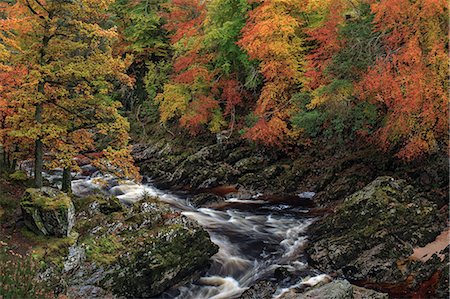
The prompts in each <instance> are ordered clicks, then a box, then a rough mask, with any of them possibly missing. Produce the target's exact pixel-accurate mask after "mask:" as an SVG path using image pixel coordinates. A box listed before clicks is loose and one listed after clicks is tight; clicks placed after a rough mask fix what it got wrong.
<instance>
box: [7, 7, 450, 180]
mask: <svg viewBox="0 0 450 299" xmlns="http://www.w3.org/2000/svg"><path fill="white" fill-rule="evenodd" d="M447 24H448V8H447V3H446V1H443V0H417V1H412V0H389V1H388V0H357V1H347V0H335V1H331V0H307V1H295V0H211V1H200V0H169V1H164V0H157V1H134V0H120V1H112V0H108V1H103V0H96V1H87V0H82V1H52V0H47V1H43V0H41V1H37V0H33V1H31V0H29V1H25V0H18V1H12V2H11V1H10V2H7V3H6V2H4V3H3V4H2V5H1V6H0V35H1V36H0V38H1V42H0V85H1V88H0V143H1V144H2V147H3V149H4V150H5V152H6V153H7V154H8V155H11V157H12V156H16V157H19V156H20V157H25V156H27V155H28V156H30V152H32V151H35V154H36V153H37V154H39V152H40V153H41V154H42V152H43V151H45V152H46V153H47V154H49V155H50V156H51V157H52V158H51V159H50V161H49V166H51V167H63V168H76V167H77V165H76V163H75V162H74V161H73V157H74V156H76V155H78V154H79V153H83V152H92V151H101V152H103V154H102V157H103V158H102V159H99V160H98V161H97V162H98V163H100V164H103V166H104V167H106V168H108V167H109V168H110V170H111V171H116V172H117V173H119V174H122V175H124V176H130V177H132V176H135V177H137V170H136V169H135V168H133V167H132V166H131V165H132V160H131V158H130V150H129V148H128V145H127V144H128V139H129V136H128V130H129V124H128V122H127V120H126V119H125V117H123V115H122V114H121V113H120V111H121V109H123V108H122V107H121V105H120V103H119V101H117V97H114V95H117V93H116V92H117V90H124V89H125V90H126V89H128V90H132V89H133V88H135V89H134V91H139V90H140V89H144V91H142V92H143V93H144V94H145V92H147V94H148V98H144V97H143V98H144V100H140V101H139V109H141V108H142V111H144V112H145V113H147V114H145V115H146V116H148V115H156V116H155V118H157V120H156V121H159V122H160V123H161V124H162V125H163V126H164V127H166V128H169V127H171V128H173V127H179V128H180V131H181V132H183V130H185V131H186V132H189V133H190V134H192V135H199V134H211V133H212V134H226V135H227V136H228V137H230V136H232V135H235V136H239V137H240V138H244V139H247V140H250V141H252V142H255V143H258V144H262V145H266V146H274V147H282V148H292V147H295V146H298V145H299V144H303V145H308V144H311V143H313V142H314V140H313V139H314V138H319V139H325V140H329V141H331V142H342V141H343V142H348V143H352V142H353V140H354V139H355V138H358V139H361V140H363V141H364V142H365V141H370V142H372V143H373V145H374V146H376V147H378V148H380V149H382V150H384V151H386V152H389V153H391V154H393V155H395V156H397V157H399V158H401V159H404V160H413V159H416V158H419V157H422V156H424V155H426V154H431V153H434V152H437V151H442V150H444V149H446V147H447V144H448V141H447V139H448V138H447V133H448V132H447V131H448V130H447V129H448V109H447V105H448V92H447V90H448V87H449V86H448V80H447V74H448V73H447V70H448V66H449V64H448V62H449V61H448V54H447V52H446V51H447V43H448V42H447V37H448V26H447ZM129 54H132V55H134V57H131V56H129ZM136 66H139V68H137V67H136ZM133 68H134V69H133ZM136 69H138V71H136ZM145 72H146V73H145ZM142 73H144V74H142ZM130 75H131V76H130ZM133 76H135V77H136V78H133ZM139 76H141V77H142V78H143V79H142V78H140V77H139ZM135 79H141V81H139V80H137V81H136V80H135ZM133 84H134V85H135V86H134V87H132V86H133ZM143 85H145V86H144V87H143ZM121 95H122V96H123V97H122V98H121V99H120V100H122V101H125V100H124V99H123V98H125V97H126V96H125V93H122V94H121ZM130 106H133V105H130ZM139 112H140V111H139ZM144 112H142V113H144ZM137 114H139V113H137ZM26 153H28V154H26ZM38 156H39V155H38ZM105 157H107V158H105ZM39 159H41V160H42V158H39ZM39 159H38V160H39ZM38 160H37V161H38ZM107 160H110V162H111V161H114V163H108V162H107ZM99 167H100V165H99Z"/></svg>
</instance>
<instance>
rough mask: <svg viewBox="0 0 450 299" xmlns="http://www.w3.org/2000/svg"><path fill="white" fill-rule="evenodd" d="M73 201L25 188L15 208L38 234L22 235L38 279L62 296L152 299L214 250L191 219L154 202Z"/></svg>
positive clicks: (187, 276) (203, 264) (196, 269)
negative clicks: (19, 208) (28, 242)
mask: <svg viewBox="0 0 450 299" xmlns="http://www.w3.org/2000/svg"><path fill="white" fill-rule="evenodd" d="M62 202H63V203H64V204H59V203H62ZM48 203H53V204H51V205H50V204H48ZM73 204H74V205H75V211H76V214H74V215H73V217H72V216H71V213H74V212H73ZM73 204H72V201H71V200H70V198H68V197H67V195H65V194H64V193H61V192H59V191H57V190H54V189H51V188H44V189H43V190H36V189H29V190H27V192H26V195H25V197H24V199H23V201H22V203H21V205H22V209H23V211H24V215H25V216H26V215H30V216H28V217H25V219H27V221H26V222H25V223H26V224H27V226H28V227H29V228H31V229H33V230H34V231H35V232H37V233H39V234H40V235H41V236H39V235H34V234H33V233H29V234H28V237H29V238H31V239H33V240H34V241H35V242H36V243H37V244H36V245H35V246H34V247H33V255H34V257H35V259H36V260H39V261H40V264H41V269H42V270H41V274H40V277H41V280H44V281H47V282H48V283H49V284H50V285H51V286H52V289H54V290H56V291H57V293H61V294H66V295H67V296H69V298H105V297H108V298H113V297H116V296H118V297H121V296H124V297H127V298H148V297H152V296H156V295H158V294H160V293H161V292H163V291H164V290H165V289H167V288H169V287H173V286H174V285H176V284H178V283H186V282H189V281H192V280H195V279H198V278H199V277H200V275H201V273H202V272H203V271H205V270H207V268H208V266H209V262H210V257H211V256H212V255H214V254H215V253H216V252H217V251H218V247H217V246H216V245H215V244H214V243H212V242H211V241H210V238H209V235H208V233H207V232H206V231H205V230H203V229H202V228H201V227H200V226H199V225H198V224H197V223H196V222H194V221H192V220H189V219H188V218H186V217H185V216H182V215H180V213H179V212H177V211H175V210H173V209H172V208H170V207H169V206H168V205H166V204H163V203H161V202H160V201H158V199H157V198H151V197H147V198H143V199H142V200H141V201H139V202H137V203H135V204H134V205H133V206H131V207H125V206H124V205H123V204H122V203H121V202H120V201H119V200H118V199H117V198H115V197H105V196H103V195H93V196H88V197H84V198H74V199H73ZM31 207H32V208H31ZM55 215H56V216H55ZM68 215H69V216H68ZM32 216H34V217H32ZM52 216H55V217H52ZM72 226H73V229H72ZM49 227H50V228H53V230H49V229H46V228H49ZM38 228H41V229H38ZM61 231H63V232H64V234H60V232H61ZM44 232H45V234H44ZM44 235H47V236H44ZM58 237H59V238H58ZM61 237H62V238H61Z"/></svg>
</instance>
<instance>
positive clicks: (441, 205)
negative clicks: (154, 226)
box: [134, 138, 449, 298]
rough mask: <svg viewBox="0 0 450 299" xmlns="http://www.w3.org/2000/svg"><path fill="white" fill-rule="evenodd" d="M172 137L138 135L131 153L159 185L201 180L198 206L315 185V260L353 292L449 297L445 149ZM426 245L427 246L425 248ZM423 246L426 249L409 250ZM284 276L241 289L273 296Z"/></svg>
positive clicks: (195, 185) (195, 186) (196, 184)
mask: <svg viewBox="0 0 450 299" xmlns="http://www.w3.org/2000/svg"><path fill="white" fill-rule="evenodd" d="M178 142H179V141H177V140H173V141H170V140H168V139H166V138H160V139H159V140H153V141H151V142H149V143H148V144H146V145H144V144H141V145H137V146H135V147H134V156H135V159H136V161H137V162H138V165H139V166H140V167H141V170H142V172H143V173H144V174H145V175H148V176H150V177H152V178H153V179H154V180H155V182H156V183H157V184H159V185H160V186H163V187H166V188H167V187H169V188H177V189H187V190H197V193H198V194H197V195H194V196H193V197H192V199H191V201H192V203H193V204H194V205H196V206H209V205H216V204H217V203H218V202H220V201H223V200H224V198H229V197H235V198H236V197H237V198H241V199H250V198H251V197H252V196H254V195H255V194H258V193H259V194H265V195H269V196H268V197H267V198H270V194H272V195H274V194H276V195H278V196H292V195H294V196H298V194H305V193H304V192H306V191H308V192H311V191H312V192H313V193H311V194H315V195H314V197H313V202H314V204H315V205H316V207H321V208H323V209H321V211H324V212H325V213H326V214H328V215H327V216H325V217H323V218H322V219H321V220H320V221H319V222H317V223H316V224H313V225H312V226H311V229H310V232H309V233H310V242H309V245H308V246H307V253H308V254H309V256H310V261H311V264H312V265H313V266H314V267H316V268H317V269H319V270H321V271H322V272H324V273H327V274H329V275H331V276H332V277H333V278H335V279H346V280H348V281H350V282H351V283H352V284H353V285H352V288H353V289H352V290H354V291H355V292H353V291H351V292H350V291H349V292H350V293H352V294H353V295H352V296H353V297H355V298H369V297H367V296H366V295H361V292H362V291H361V290H365V289H363V288H360V287H361V286H365V287H368V288H372V289H376V290H379V291H381V292H384V293H389V296H390V297H392V298H405V297H406V298H408V297H414V296H422V297H425V298H429V297H430V298H447V297H448V287H447V286H448V266H449V264H448V261H449V258H448V249H449V248H448V246H446V245H448V236H447V238H446V236H443V234H445V232H446V231H447V230H448V228H447V221H446V217H445V215H446V214H447V212H448V205H447V198H448V175H443V174H446V173H448V169H447V159H446V158H445V157H444V156H434V157H431V158H430V159H429V160H426V161H420V162H417V164H414V163H410V164H404V163H401V162H399V161H397V160H395V159H392V158H389V157H388V155H383V154H380V153H377V152H373V151H371V150H369V149H365V148H364V147H361V148H360V150H357V151H355V152H353V153H351V154H349V153H346V152H334V153H331V152H330V151H329V150H328V149H327V148H326V147H324V148H322V149H321V150H317V148H316V149H309V150H308V149H307V150H305V152H304V153H298V154H296V155H286V154H285V153H280V152H272V151H270V150H267V149H262V148H258V147H256V146H254V145H249V144H244V143H242V142H241V141H239V142H229V143H227V144H213V143H212V144H210V145H207V146H205V145H204V144H203V145H196V146H187V147H186V146H185V147H183V146H180V144H179V143H178ZM181 148H183V149H182V150H181ZM438 236H441V239H442V238H443V239H446V240H447V242H445V241H444V242H441V244H440V245H439V246H438V247H437V248H438V249H436V246H431V245H430V244H432V243H433V242H436V241H434V240H435V239H436V237H438ZM442 236H443V237H442ZM442 243H443V244H444V246H443V247H442ZM427 246H428V247H427ZM429 247H431V248H433V249H432V250H428V249H426V250H425V249H423V248H429ZM446 247H447V248H446ZM420 249H423V250H425V251H426V253H425V255H428V256H426V257H423V256H421V257H419V258H417V256H414V253H415V252H416V251H417V250H420ZM290 279H291V280H292V277H291V278H290ZM299 279H300V278H299ZM282 280H283V278H281V279H280V278H275V277H274V278H273V279H270V280H264V281H261V282H258V283H257V284H255V286H254V287H251V288H250V289H249V290H248V291H247V292H246V293H244V294H243V296H242V298H271V296H273V294H274V292H275V290H276V289H277V288H278V287H277V286H278V285H279V284H280V283H281V281H282ZM299 283H300V282H299ZM347 283H348V282H347ZM344 284H345V283H344ZM356 285H358V286H359V287H357V286H356ZM330 287H331V286H330ZM308 291H310V289H305V288H302V289H301V290H299V289H293V290H289V293H286V295H285V298H313V297H314V296H313V297H308V296H309V295H308V296H306V292H308ZM347 291H348V288H347ZM314 292H315V291H314ZM314 292H313V293H314ZM363 293H364V292H363ZM300 294H302V295H300ZM374 294H375V293H374ZM289 296H291V297H289ZM295 296H297V297H295ZM302 296H303V297H302ZM305 296H306V297H305ZM349 296H350V295H349ZM349 296H340V295H339V296H335V297H333V296H331V297H327V296H325V297H321V298H352V297H349ZM358 296H359V297H358ZM361 296H362V297H361ZM364 296H366V297H364ZM373 296H375V295H373ZM376 296H379V295H378V294H377V295H376ZM380 296H381V297H379V298H383V296H384V295H382V294H381V295H380ZM316 297H317V296H316ZM370 298H372V297H370ZM374 298H376V297H374Z"/></svg>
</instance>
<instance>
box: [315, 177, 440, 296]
mask: <svg viewBox="0 0 450 299" xmlns="http://www.w3.org/2000/svg"><path fill="white" fill-rule="evenodd" d="M416 193H417V192H416V191H415V190H414V188H413V187H412V186H410V185H408V184H407V183H406V182H405V181H403V180H397V179H394V178H392V177H379V178H377V179H376V180H374V181H373V182H372V183H370V184H369V185H367V186H366V187H364V188H363V189H362V190H360V191H358V192H356V193H355V194H353V195H351V196H349V197H348V198H347V199H345V201H344V203H343V204H342V205H341V206H340V207H338V208H337V210H336V212H335V213H334V214H332V215H330V216H328V217H325V218H323V219H321V220H320V221H318V222H317V223H316V224H315V225H313V226H312V227H311V229H310V234H311V238H310V240H311V241H310V243H309V245H308V248H307V253H308V254H309V256H310V258H311V261H312V264H313V265H314V266H316V267H317V268H319V269H320V270H322V271H324V272H327V273H332V272H335V273H337V274H338V275H343V276H344V277H346V278H348V279H351V280H352V281H364V282H366V283H370V284H375V285H376V284H384V285H385V284H391V285H393V284H401V283H406V282H407V281H408V283H411V277H413V278H414V279H412V284H411V287H413V288H414V287H417V286H418V285H419V284H420V281H424V280H426V279H427V278H426V276H427V275H422V274H421V275H419V274H418V273H415V272H416V271H415V269H417V268H418V267H417V262H413V261H411V260H409V259H408V258H409V256H410V255H411V254H412V252H413V250H412V248H413V247H417V246H424V245H426V244H427V243H429V242H431V241H433V240H434V238H435V237H436V236H437V235H438V234H439V233H440V232H441V231H442V230H443V228H444V227H445V221H444V220H443V218H442V216H441V215H440V214H439V211H438V210H437V207H436V206H435V205H434V204H433V203H431V202H430V201H428V200H427V199H425V198H420V197H417V196H415V195H416ZM419 268H420V267H419ZM429 273H432V271H430V272H429ZM429 275H431V274H429ZM429 275H428V278H429ZM416 279H417V280H418V281H416Z"/></svg>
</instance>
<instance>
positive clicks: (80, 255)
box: [63, 246, 86, 272]
mask: <svg viewBox="0 0 450 299" xmlns="http://www.w3.org/2000/svg"><path fill="white" fill-rule="evenodd" d="M85 259H86V253H85V251H84V248H82V247H79V246H71V247H70V248H69V255H68V256H67V259H66V261H65V262H64V269H63V272H69V271H72V270H73V269H76V268H78V267H79V266H80V265H81V263H83V262H84V260H85Z"/></svg>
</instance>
